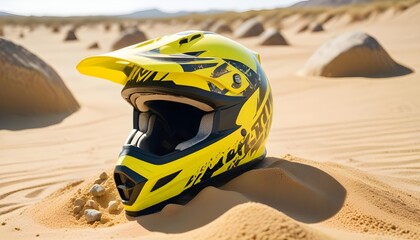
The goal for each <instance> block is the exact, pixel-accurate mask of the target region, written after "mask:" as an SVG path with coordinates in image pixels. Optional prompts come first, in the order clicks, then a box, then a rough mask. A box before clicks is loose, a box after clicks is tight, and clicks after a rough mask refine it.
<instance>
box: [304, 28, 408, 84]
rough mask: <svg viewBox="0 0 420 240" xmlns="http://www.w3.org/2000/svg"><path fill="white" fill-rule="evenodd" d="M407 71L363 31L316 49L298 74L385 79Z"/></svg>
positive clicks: (337, 38) (338, 38) (345, 35)
mask: <svg viewBox="0 0 420 240" xmlns="http://www.w3.org/2000/svg"><path fill="white" fill-rule="evenodd" d="M410 72H411V71H410V70H409V69H407V68H405V67H403V66H401V65H399V64H398V63H396V62H395V61H394V60H393V59H392V58H391V56H389V54H388V53H387V52H386V51H385V49H384V48H382V46H381V45H380V44H379V43H378V41H376V39H375V38H373V37H371V36H369V35H368V34H366V33H363V32H349V33H345V34H342V35H339V36H337V37H335V38H334V39H332V40H330V41H328V42H327V43H325V44H323V45H322V46H321V47H319V48H318V50H317V51H316V52H315V53H314V54H313V55H312V56H311V58H310V59H309V60H308V61H307V62H306V64H305V66H304V67H303V69H302V70H301V71H300V74H303V75H312V76H324V77H375V76H381V77H386V76H397V75H403V74H407V73H410Z"/></svg>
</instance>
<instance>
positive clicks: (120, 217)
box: [27, 171, 127, 228]
mask: <svg viewBox="0 0 420 240" xmlns="http://www.w3.org/2000/svg"><path fill="white" fill-rule="evenodd" d="M110 174H112V171H109V172H108V175H110ZM95 182H96V183H98V179H95V178H92V179H89V180H87V181H78V182H75V183H72V184H69V185H67V186H66V187H64V188H62V189H60V190H59V191H57V192H55V193H54V194H52V195H51V196H49V197H47V198H46V199H44V200H43V201H42V202H40V203H38V204H36V205H34V206H33V207H31V208H30V209H28V211H27V214H29V215H32V216H33V218H34V219H35V220H36V221H37V222H39V223H41V224H43V225H46V226H48V227H53V228H62V227H78V228H80V227H109V226H112V225H115V224H118V223H123V222H126V221H127V219H126V217H125V215H124V212H123V210H122V206H120V208H119V209H118V210H117V211H114V212H111V213H110V212H109V211H108V210H107V208H108V204H109V202H110V201H114V200H117V199H118V198H119V197H118V196H119V195H118V192H117V190H116V188H115V184H114V180H113V178H112V177H108V178H107V179H106V180H104V181H100V182H99V184H100V185H101V186H103V187H104V188H105V193H104V195H103V196H100V197H94V196H92V194H91V193H90V192H89V191H90V189H91V187H92V186H93V185H94V184H95ZM77 199H82V200H83V202H84V203H86V204H83V207H82V209H81V210H80V212H78V213H74V208H75V206H76V205H77V203H76V200H77ZM89 200H93V201H94V203H96V204H97V210H99V211H100V212H101V213H102V218H101V220H100V221H97V222H94V223H87V221H86V219H85V218H84V216H83V214H84V210H86V209H93V208H92V207H89V206H88V204H87V202H88V201H89ZM96 204H95V205H96Z"/></svg>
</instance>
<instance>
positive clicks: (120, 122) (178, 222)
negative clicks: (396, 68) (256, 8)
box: [0, 4, 420, 239]
mask: <svg viewBox="0 0 420 240" xmlns="http://www.w3.org/2000/svg"><path fill="white" fill-rule="evenodd" d="M261 19H263V20H264V18H261ZM307 23H308V20H307V19H305V18H302V17H301V16H300V15H299V14H294V15H291V16H289V17H286V18H284V19H283V20H282V26H281V27H280V26H277V27H278V28H279V29H280V30H281V33H282V34H283V36H284V37H285V38H286V39H287V41H288V43H289V45H287V46H261V45H259V44H258V42H259V38H258V37H250V38H237V37H235V35H234V34H232V33H224V34H223V35H225V36H227V37H229V38H232V39H234V40H237V41H239V42H240V43H242V44H243V45H245V46H246V47H248V48H250V49H252V50H254V51H257V52H259V53H260V55H261V61H262V67H263V69H264V70H265V72H266V75H267V77H268V79H269V82H270V84H271V87H272V91H273V98H274V117H273V122H272V128H271V132H270V135H269V138H268V141H267V152H268V154H267V158H266V159H265V160H264V161H263V162H262V163H261V164H260V165H258V166H257V167H256V168H255V169H253V170H250V171H248V172H246V173H244V174H242V175H240V176H238V177H236V178H235V179H233V180H231V181H230V182H228V183H226V184H225V185H223V186H221V187H218V188H216V187H207V188H205V189H204V190H202V191H201V192H200V193H199V194H198V195H197V196H196V197H195V198H194V199H192V200H191V201H190V202H189V203H188V204H186V205H184V206H183V205H176V204H170V205H168V206H166V207H165V208H164V209H163V210H162V211H161V212H159V213H155V214H152V215H147V216H143V217H138V218H127V217H126V216H125V215H124V211H118V212H117V213H115V214H106V215H104V217H103V220H101V222H95V223H94V224H88V223H86V221H85V220H84V218H83V217H82V218H80V219H77V218H75V216H74V214H73V212H72V204H73V203H72V201H74V199H75V196H79V195H80V196H82V195H83V194H84V193H85V192H86V191H88V189H89V187H90V186H91V185H92V183H93V182H94V181H95V179H96V178H97V177H98V176H99V174H100V173H101V172H103V171H105V172H108V174H111V172H112V169H113V166H114V164H115V162H116V160H117V157H118V154H119V151H120V149H121V146H122V144H123V142H124V140H125V138H126V136H127V135H128V133H129V132H130V130H131V122H132V119H131V116H132V115H131V113H132V108H131V106H130V105H129V104H127V103H126V102H125V101H124V100H123V99H122V97H121V95H120V91H121V89H122V86H120V85H117V84H114V83H112V82H109V81H105V80H102V79H96V78H92V77H88V76H84V75H81V74H80V73H79V72H78V71H77V70H76V68H75V66H76V65H77V64H78V63H79V61H81V60H82V59H83V58H85V57H87V56H90V55H96V54H102V53H106V52H109V51H110V50H111V45H112V44H113V42H114V41H115V40H116V39H117V38H118V36H119V34H120V32H119V29H118V25H117V24H116V23H115V24H112V25H111V29H110V30H109V31H105V30H104V25H103V24H92V25H81V26H80V27H79V28H78V29H77V32H76V33H77V37H78V40H77V41H70V42H64V41H63V39H64V37H65V34H66V32H67V30H68V29H70V28H71V26H70V25H64V26H62V27H61V29H60V32H59V33H52V31H51V28H49V27H47V26H45V25H40V26H37V27H35V28H34V29H33V30H30V29H29V28H28V27H25V26H12V25H5V26H4V27H3V31H4V37H5V38H7V39H9V40H12V41H13V42H15V43H17V44H19V45H22V46H24V47H25V48H26V49H28V50H29V51H31V52H32V53H34V54H36V55H37V56H39V57H40V58H42V59H43V60H44V61H45V62H47V63H48V64H50V65H51V66H52V67H53V68H54V69H55V70H56V71H57V73H58V74H59V75H60V76H61V78H62V79H63V81H64V82H65V84H66V86H67V87H68V88H69V90H70V91H71V93H72V94H73V96H74V97H75V99H76V100H77V101H78V103H79V104H80V109H79V110H78V111H76V112H75V113H73V114H71V115H69V116H65V117H63V116H62V115H60V114H57V115H54V116H27V117H25V116H8V117H7V118H6V117H4V116H3V117H1V118H0V123H1V126H0V127H1V128H0V165H1V168H0V223H1V225H0V235H1V238H2V239H57V238H61V239H93V238H96V239H132V238H133V239H420V95H419V89H420V58H419V56H420V31H419V30H420V26H419V23H420V5H419V4H417V5H414V6H411V7H410V8H408V9H404V10H400V11H397V10H396V9H393V8H389V9H387V10H385V11H382V12H380V13H375V14H370V15H369V16H368V17H366V18H365V19H363V20H359V21H354V22H353V21H350V20H349V19H348V16H346V15H342V16H338V17H334V18H332V19H329V20H328V21H326V22H325V23H324V24H323V27H324V31H321V32H309V31H305V32H301V33H299V32H298V29H299V28H301V27H302V26H303V25H305V24H307ZM235 24H238V23H235V22H232V25H235ZM265 24H266V25H273V22H272V21H271V22H269V21H266V23H265ZM200 26H201V25H200V24H199V23H196V22H187V21H171V22H160V21H156V22H154V21H148V22H146V23H144V24H143V25H139V28H140V29H141V30H142V31H144V32H145V33H146V35H147V37H148V38H155V37H159V36H162V35H166V34H172V33H175V32H179V31H183V30H188V29H199V28H200ZM234 28H235V27H234ZM354 31H362V32H365V33H368V34H369V35H371V36H373V37H374V38H375V39H376V40H377V41H378V42H379V43H380V44H381V46H382V47H383V48H384V49H385V50H386V51H387V52H388V54H389V55H390V56H391V57H392V58H393V59H394V60H395V61H396V62H398V63H399V64H401V65H403V66H405V67H406V68H408V69H410V70H411V72H410V73H408V74H401V75H392V76H382V77H357V76H356V77H334V78H330V77H321V76H307V75H302V74H299V72H300V70H301V69H302V68H303V67H304V65H305V63H306V61H307V60H308V59H309V58H310V57H311V55H312V54H313V53H314V52H315V51H316V49H318V47H320V46H321V45H322V44H324V43H325V42H327V41H329V40H330V39H332V38H333V37H335V36H337V35H339V34H342V33H346V32H354ZM21 33H24V37H22V36H20V34H21ZM93 42H97V43H98V45H99V48H98V49H87V47H88V46H89V45H90V44H92V43H93ZM349 64H351V63H349ZM0 91H2V90H0ZM22 97H24V96H22ZM27 100H28V101H30V99H27ZM10 104H13V103H10ZM103 185H104V186H106V187H108V188H109V189H111V190H109V193H108V194H109V196H110V197H112V196H114V197H115V189H114V190H112V188H113V182H112V179H111V178H108V179H107V180H106V181H105V183H104V184H103ZM113 194H114V195H113Z"/></svg>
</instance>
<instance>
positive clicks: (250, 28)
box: [234, 18, 264, 38]
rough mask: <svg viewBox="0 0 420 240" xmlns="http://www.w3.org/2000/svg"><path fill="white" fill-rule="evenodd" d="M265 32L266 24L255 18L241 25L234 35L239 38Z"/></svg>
mask: <svg viewBox="0 0 420 240" xmlns="http://www.w3.org/2000/svg"><path fill="white" fill-rule="evenodd" d="M262 32H264V26H263V25H262V24H261V22H260V21H258V20H257V19H255V18H252V19H249V20H247V21H245V22H244V23H242V24H241V26H239V28H238V29H237V30H236V31H235V33H234V35H235V37H238V38H247V37H254V36H258V35H260V34H261V33H262Z"/></svg>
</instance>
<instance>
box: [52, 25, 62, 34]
mask: <svg viewBox="0 0 420 240" xmlns="http://www.w3.org/2000/svg"><path fill="white" fill-rule="evenodd" d="M51 32H52V33H59V32H60V26H57V25H55V26H53V27H52V28H51Z"/></svg>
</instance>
